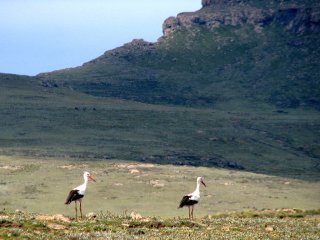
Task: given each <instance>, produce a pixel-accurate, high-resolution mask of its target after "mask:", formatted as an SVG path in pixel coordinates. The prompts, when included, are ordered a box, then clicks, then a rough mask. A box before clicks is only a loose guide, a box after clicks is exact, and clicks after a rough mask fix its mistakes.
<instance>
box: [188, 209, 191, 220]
mask: <svg viewBox="0 0 320 240" xmlns="http://www.w3.org/2000/svg"><path fill="white" fill-rule="evenodd" d="M188 210H189V219H190V217H191V215H190V206H188Z"/></svg>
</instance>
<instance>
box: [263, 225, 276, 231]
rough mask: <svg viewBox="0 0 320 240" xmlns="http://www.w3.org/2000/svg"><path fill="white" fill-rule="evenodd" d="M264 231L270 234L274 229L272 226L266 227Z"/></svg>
mask: <svg viewBox="0 0 320 240" xmlns="http://www.w3.org/2000/svg"><path fill="white" fill-rule="evenodd" d="M265 230H266V231H267V232H272V231H273V230H274V228H273V227H272V226H266V228H265Z"/></svg>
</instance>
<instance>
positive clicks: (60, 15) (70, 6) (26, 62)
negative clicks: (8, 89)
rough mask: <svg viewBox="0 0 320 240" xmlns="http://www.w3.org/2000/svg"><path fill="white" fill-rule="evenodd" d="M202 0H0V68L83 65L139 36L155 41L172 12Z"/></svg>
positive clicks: (18, 70) (28, 70)
mask: <svg viewBox="0 0 320 240" xmlns="http://www.w3.org/2000/svg"><path fill="white" fill-rule="evenodd" d="M200 7H201V1H200V0H161V1H155V0H117V1H116V0H0V53H1V55H0V72H2V73H15V74H23V75H36V74H38V73H40V72H47V71H52V70H57V69H62V68H68V67H75V66H79V65H81V64H82V63H84V62H87V61H89V60H91V59H93V58H96V57H98V56H100V55H101V54H103V53H104V52H105V51H107V50H110V49H113V48H115V47H119V46H122V45H123V44H124V43H127V42H130V41H131V40H132V39H134V38H143V39H145V40H146V41H150V42H155V41H156V40H157V39H158V38H159V37H160V36H162V23H163V21H164V20H165V19H166V18H167V17H169V16H176V15H177V14H178V13H180V12H188V11H196V10H198V9H200Z"/></svg>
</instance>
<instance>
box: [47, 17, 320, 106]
mask: <svg viewBox="0 0 320 240" xmlns="http://www.w3.org/2000/svg"><path fill="white" fill-rule="evenodd" d="M319 50H320V41H319V34H316V33H315V34H300V35H297V34H292V33H289V32H285V31H284V30H283V29H282V28H281V27H279V25H277V24H276V23H274V24H271V25H269V26H267V27H265V28H264V29H263V30H261V32H259V33H258V32H256V31H255V30H254V29H253V27H252V26H243V27H220V28H218V29H216V30H214V31H208V30H207V29H205V28H202V27H198V28H191V29H188V30H180V31H177V32H175V33H174V34H172V35H170V36H169V37H168V38H167V39H166V40H163V41H160V42H158V43H157V44H155V45H152V46H149V45H145V46H141V44H140V45H137V44H128V45H126V46H124V47H121V48H118V49H116V50H113V51H110V52H107V53H105V54H104V55H102V56H101V57H99V58H97V59H95V60H94V61H91V62H89V63H87V64H85V65H84V66H82V67H79V68H74V69H68V70H62V71H57V72H53V73H48V74H45V76H46V78H49V79H55V80H57V81H58V82H59V84H61V85H62V84H66V85H71V86H72V87H74V88H75V89H78V90H80V91H83V92H87V93H90V94H93V95H97V96H112V97H120V98H124V99H133V100H138V101H142V102H147V103H169V104H175V105H187V106H190V105H191V106H197V107H199V106H206V107H211V108H212V107H214V108H219V109H226V108H236V107H238V106H239V105H240V106H245V107H250V106H251V105H252V103H253V102H254V103H255V104H259V103H260V104H271V105H275V106H278V107H283V108H296V107H299V106H310V107H313V108H318V107H319V102H320V99H319V96H320V92H319V69H320V66H319V61H318V58H319V52H320V51H319ZM43 76H44V75H43Z"/></svg>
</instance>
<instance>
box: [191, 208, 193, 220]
mask: <svg viewBox="0 0 320 240" xmlns="http://www.w3.org/2000/svg"><path fill="white" fill-rule="evenodd" d="M193 209H194V205H192V207H191V218H192V220H193Z"/></svg>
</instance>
